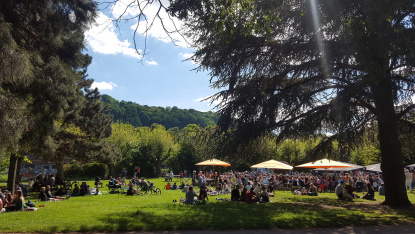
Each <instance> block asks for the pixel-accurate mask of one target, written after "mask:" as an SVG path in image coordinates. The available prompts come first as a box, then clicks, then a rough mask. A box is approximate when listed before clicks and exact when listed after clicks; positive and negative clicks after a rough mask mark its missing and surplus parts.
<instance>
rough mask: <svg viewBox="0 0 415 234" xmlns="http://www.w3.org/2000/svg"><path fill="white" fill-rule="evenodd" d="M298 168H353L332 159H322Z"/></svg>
mask: <svg viewBox="0 0 415 234" xmlns="http://www.w3.org/2000/svg"><path fill="white" fill-rule="evenodd" d="M296 167H305V168H324V169H328V168H342V167H352V166H350V164H348V163H344V162H339V161H335V160H331V159H326V158H325V159H320V160H317V161H314V162H309V163H305V164H301V165H298V166H296Z"/></svg>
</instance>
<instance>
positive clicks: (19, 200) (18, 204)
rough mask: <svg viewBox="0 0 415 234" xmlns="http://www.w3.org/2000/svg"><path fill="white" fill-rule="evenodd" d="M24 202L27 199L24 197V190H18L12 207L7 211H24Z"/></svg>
mask: <svg viewBox="0 0 415 234" xmlns="http://www.w3.org/2000/svg"><path fill="white" fill-rule="evenodd" d="M24 204H25V201H24V197H23V192H22V190H17V191H16V194H15V195H14V198H13V206H11V208H10V209H8V210H7V211H23V209H24Z"/></svg>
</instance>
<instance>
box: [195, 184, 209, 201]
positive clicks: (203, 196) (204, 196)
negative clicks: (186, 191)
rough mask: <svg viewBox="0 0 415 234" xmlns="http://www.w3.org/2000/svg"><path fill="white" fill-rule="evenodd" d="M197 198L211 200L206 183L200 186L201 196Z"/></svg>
mask: <svg viewBox="0 0 415 234" xmlns="http://www.w3.org/2000/svg"><path fill="white" fill-rule="evenodd" d="M197 200H199V201H205V200H206V201H209V198H208V195H207V188H206V186H205V185H204V184H203V185H202V186H201V187H200V193H199V196H198V197H197Z"/></svg>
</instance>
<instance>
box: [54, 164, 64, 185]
mask: <svg viewBox="0 0 415 234" xmlns="http://www.w3.org/2000/svg"><path fill="white" fill-rule="evenodd" d="M56 178H60V179H61V180H62V181H63V180H65V175H64V169H63V159H62V160H58V161H56Z"/></svg>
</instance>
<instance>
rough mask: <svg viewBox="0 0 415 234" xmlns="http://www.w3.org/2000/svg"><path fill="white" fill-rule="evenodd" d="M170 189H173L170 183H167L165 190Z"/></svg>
mask: <svg viewBox="0 0 415 234" xmlns="http://www.w3.org/2000/svg"><path fill="white" fill-rule="evenodd" d="M170 188H171V184H170V182H167V184H166V186H164V189H166V190H170Z"/></svg>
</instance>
